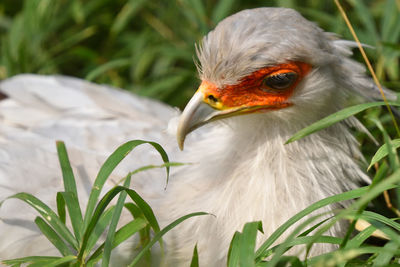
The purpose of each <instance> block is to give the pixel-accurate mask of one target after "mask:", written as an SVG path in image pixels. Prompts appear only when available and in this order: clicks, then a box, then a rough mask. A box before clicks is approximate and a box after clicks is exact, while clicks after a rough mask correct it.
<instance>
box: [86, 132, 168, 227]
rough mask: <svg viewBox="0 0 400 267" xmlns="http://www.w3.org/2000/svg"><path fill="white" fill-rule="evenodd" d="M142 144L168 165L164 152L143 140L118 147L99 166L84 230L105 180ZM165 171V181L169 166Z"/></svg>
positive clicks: (87, 209) (155, 145)
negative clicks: (155, 151)
mask: <svg viewBox="0 0 400 267" xmlns="http://www.w3.org/2000/svg"><path fill="white" fill-rule="evenodd" d="M142 144H149V145H151V146H153V147H154V148H155V149H156V150H157V151H158V153H159V154H160V155H161V158H162V160H163V161H164V163H168V162H169V159H168V155H167V153H166V152H165V150H164V149H163V148H162V147H161V146H160V145H159V144H157V143H155V142H149V141H143V140H132V141H128V142H126V143H124V144H123V145H121V146H120V147H118V148H117V149H116V150H115V151H114V152H113V153H112V154H111V155H110V156H109V157H108V158H107V160H106V161H105V163H104V164H103V165H102V166H101V168H100V171H99V173H98V175H97V177H96V180H95V182H94V185H93V188H92V191H91V192H90V196H89V201H88V204H87V208H86V213H85V218H84V221H83V223H84V228H85V229H86V228H87V227H88V224H89V220H90V219H91V218H92V215H93V210H94V208H95V206H96V202H97V200H98V197H99V195H100V192H101V189H102V188H103V186H104V183H105V182H106V180H107V178H108V177H109V176H110V174H111V173H112V171H113V170H114V169H115V167H117V165H118V164H119V163H120V162H121V161H122V160H123V159H124V158H125V157H126V156H127V155H128V154H129V153H130V152H131V151H132V150H133V149H134V148H135V147H137V146H139V145H142ZM165 168H166V171H167V179H168V177H169V166H166V167H165Z"/></svg>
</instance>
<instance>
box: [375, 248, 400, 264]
mask: <svg viewBox="0 0 400 267" xmlns="http://www.w3.org/2000/svg"><path fill="white" fill-rule="evenodd" d="M383 248H385V250H384V251H383V252H382V253H379V254H378V256H377V257H376V258H375V260H374V264H373V265H372V266H373V267H378V266H387V265H388V264H389V262H390V261H391V260H392V258H393V255H394V254H395V253H393V252H392V251H397V250H398V249H399V244H396V243H395V242H388V243H386V244H385V246H384V247H383Z"/></svg>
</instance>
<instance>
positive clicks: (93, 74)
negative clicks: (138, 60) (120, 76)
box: [85, 58, 131, 81]
mask: <svg viewBox="0 0 400 267" xmlns="http://www.w3.org/2000/svg"><path fill="white" fill-rule="evenodd" d="M130 64H131V59H130V58H121V59H115V60H112V61H109V62H107V63H106V64H103V65H100V66H99V67H97V68H95V69H94V70H92V71H90V72H89V73H88V74H87V75H86V77H85V79H86V80H88V81H94V80H95V79H96V78H97V77H98V76H100V75H102V74H103V73H104V72H107V71H109V70H113V69H119V68H126V67H128V66H129V65H130Z"/></svg>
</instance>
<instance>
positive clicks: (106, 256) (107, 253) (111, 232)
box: [101, 174, 132, 267]
mask: <svg viewBox="0 0 400 267" xmlns="http://www.w3.org/2000/svg"><path fill="white" fill-rule="evenodd" d="M131 177H132V175H131V174H129V175H128V176H127V177H126V179H125V182H124V187H129V185H130V183H131ZM125 198H126V192H125V191H123V192H121V194H120V195H119V198H118V201H117V205H116V206H115V209H114V212H113V217H112V219H111V223H110V226H109V228H108V233H107V238H106V242H105V244H104V252H103V257H102V262H101V266H103V267H107V266H108V265H109V263H110V257H111V250H112V248H113V242H114V236H115V230H116V229H117V224H118V221H119V218H120V216H121V212H122V208H123V207H124V202H125Z"/></svg>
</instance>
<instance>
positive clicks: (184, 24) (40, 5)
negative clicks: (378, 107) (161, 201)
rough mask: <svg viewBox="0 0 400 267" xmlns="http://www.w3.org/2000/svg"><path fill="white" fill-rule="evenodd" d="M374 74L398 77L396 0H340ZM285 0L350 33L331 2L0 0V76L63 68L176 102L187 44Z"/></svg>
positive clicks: (189, 65) (393, 80)
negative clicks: (232, 18) (233, 18)
mask: <svg viewBox="0 0 400 267" xmlns="http://www.w3.org/2000/svg"><path fill="white" fill-rule="evenodd" d="M342 2H343V4H344V6H345V8H346V12H347V13H348V15H349V17H350V19H351V20H352V23H353V24H354V27H355V29H356V31H357V34H358V35H359V37H360V40H361V41H362V42H364V43H366V44H368V45H372V46H374V47H376V49H368V53H369V56H370V58H371V61H372V62H374V63H375V68H376V70H377V73H378V76H379V77H380V78H381V79H382V80H383V81H386V85H389V87H391V88H400V84H399V82H398V80H399V76H400V71H399V56H400V45H399V40H400V15H399V13H400V12H399V9H400V1H399V0H374V1H359V0H346V1H342ZM261 6H283V7H291V8H294V9H296V10H298V11H299V12H301V13H302V14H303V15H304V16H305V17H306V18H308V19H310V20H312V21H315V22H316V23H318V25H319V26H321V27H322V28H323V29H324V30H326V31H331V32H335V33H337V34H338V35H340V36H342V37H343V38H345V39H350V40H351V39H352V37H351V36H350V33H349V31H348V29H347V27H346V26H345V24H344V22H343V19H342V18H341V16H340V14H339V13H338V11H337V8H336V6H335V4H334V3H333V1H319V0H308V1H304V0H270V1H261V0H254V1H251V3H250V2H249V1H233V0H204V1H200V0H171V1H167V0H152V1H145V0H91V1H88V0H56V1H55V0H2V1H1V2H0V40H1V42H0V51H1V53H0V79H4V78H7V77H10V76H13V75H16V74H18V73H24V72H30V73H40V74H54V73H59V74H65V75H71V76H75V77H81V78H86V79H88V80H91V81H95V82H97V83H107V84H111V85H113V86H116V87H122V88H125V89H127V90H131V91H134V92H136V93H138V94H141V95H145V96H149V97H153V98H157V99H160V100H162V101H165V102H167V103H169V104H172V105H175V106H179V107H182V106H184V104H185V103H186V102H187V100H188V99H189V97H190V96H191V95H192V93H193V92H194V90H195V89H196V87H197V85H198V84H199V81H198V79H196V77H197V76H196V75H197V74H196V68H195V66H194V64H193V57H194V54H195V53H194V43H195V42H198V41H199V40H200V39H201V38H202V36H203V35H204V34H206V33H207V32H208V31H209V30H211V29H212V28H213V27H214V26H215V25H216V24H217V23H218V22H219V21H220V20H222V19H223V18H225V17H227V16H229V15H230V14H232V13H235V12H237V11H239V10H242V9H246V8H254V7H261Z"/></svg>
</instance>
